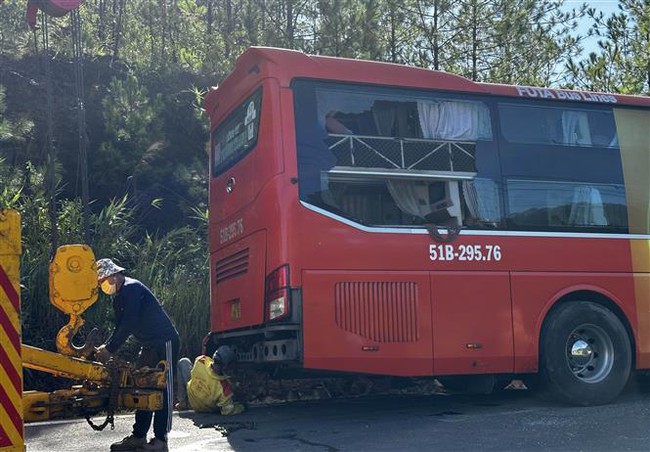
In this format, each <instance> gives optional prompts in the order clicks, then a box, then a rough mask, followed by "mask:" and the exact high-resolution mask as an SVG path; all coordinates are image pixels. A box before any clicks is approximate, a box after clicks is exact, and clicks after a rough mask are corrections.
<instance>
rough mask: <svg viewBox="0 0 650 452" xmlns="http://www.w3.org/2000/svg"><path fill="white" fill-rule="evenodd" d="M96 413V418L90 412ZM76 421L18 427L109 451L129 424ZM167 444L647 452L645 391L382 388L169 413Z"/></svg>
mask: <svg viewBox="0 0 650 452" xmlns="http://www.w3.org/2000/svg"><path fill="white" fill-rule="evenodd" d="M96 421H97V422H98V421H100V419H96ZM132 422H133V416H132V415H121V416H117V417H116V419H115V430H114V431H110V430H108V429H107V430H105V431H103V432H96V431H93V430H92V429H91V428H90V427H89V426H88V425H87V424H86V422H85V421H84V420H75V421H59V422H50V423H40V424H29V425H27V426H26V428H25V430H26V440H27V450H28V451H30V452H36V451H44V452H45V451H47V452H59V451H60V452H70V451H101V450H106V451H108V450H109V445H110V444H111V443H112V442H114V441H118V440H120V439H122V438H123V437H124V436H127V435H128V434H129V433H130V431H131V424H132ZM169 445H170V450H172V451H182V452H189V451H206V450H210V451H326V452H334V451H364V452H366V451H367V452H371V451H373V452H374V451H421V450H427V451H456V450H462V451H474V450H481V451H483V450H498V451H589V452H591V451H607V452H612V451H650V394H638V393H635V392H632V391H628V392H626V393H624V394H623V395H622V396H621V397H619V399H618V400H616V402H614V403H612V404H610V405H607V406H600V407H586V408H585V407H571V406H561V405H557V404H554V403H551V402H545V401H540V400H539V399H536V398H535V397H533V396H532V395H531V394H530V393H529V392H528V391H526V390H515V391H506V392H505V393H502V394H501V395H498V396H468V395H430V396H421V395H420V396H415V395H391V396H379V397H376V396H375V397H372V398H357V399H347V400H341V399H339V400H321V401H311V402H300V401H299V402H293V403H290V404H284V405H273V406H265V407H253V408H251V409H250V410H249V411H247V412H246V413H244V414H242V415H239V416H235V417H230V418H224V417H221V416H218V415H213V414H197V413H194V412H191V411H187V412H181V413H175V414H174V426H173V430H172V432H171V433H170V439H169Z"/></svg>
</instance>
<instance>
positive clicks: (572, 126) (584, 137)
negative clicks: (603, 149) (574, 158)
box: [562, 111, 591, 146]
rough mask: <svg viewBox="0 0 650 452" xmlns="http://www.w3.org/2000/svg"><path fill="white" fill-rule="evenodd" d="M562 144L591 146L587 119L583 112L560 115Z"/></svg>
mask: <svg viewBox="0 0 650 452" xmlns="http://www.w3.org/2000/svg"><path fill="white" fill-rule="evenodd" d="M562 134H563V138H564V139H563V142H564V143H565V144H570V145H583V146H591V133H590V132H589V119H588V116H587V113H586V112H584V111H565V112H563V113H562Z"/></svg>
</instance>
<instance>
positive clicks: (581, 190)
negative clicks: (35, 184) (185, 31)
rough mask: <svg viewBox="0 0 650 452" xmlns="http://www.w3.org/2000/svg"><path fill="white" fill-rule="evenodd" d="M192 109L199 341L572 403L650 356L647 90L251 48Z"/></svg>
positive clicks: (615, 383)
mask: <svg viewBox="0 0 650 452" xmlns="http://www.w3.org/2000/svg"><path fill="white" fill-rule="evenodd" d="M205 108H206V111H207V113H208V115H209V117H210V120H211V152H210V220H209V235H210V236H209V242H210V269H211V270H210V271H211V332H210V334H209V335H208V336H207V337H206V340H205V345H206V349H207V350H208V351H210V350H213V349H214V347H215V346H216V345H217V344H229V345H231V346H233V347H236V349H237V353H238V356H239V358H240V360H241V361H244V362H250V363H257V364H260V365H272V366H283V367H286V368H297V369H303V370H320V371H339V372H346V373H359V374H377V375H393V376H435V377H436V378H441V379H443V381H449V382H454V381H459V380H453V378H450V377H457V376H464V377H462V378H465V379H466V380H467V379H469V381H473V380H472V379H474V380H476V381H479V382H485V381H488V382H497V383H499V382H500V381H501V379H502V378H511V377H514V376H518V377H519V378H525V379H526V380H525V381H527V382H529V383H530V384H537V385H539V386H540V387H543V388H545V389H546V390H547V391H549V392H550V393H551V394H553V395H554V396H556V397H557V398H558V399H559V400H561V401H565V402H568V403H576V404H585V405H586V404H600V403H607V402H609V401H611V400H613V399H614V398H615V397H616V396H617V395H618V394H619V393H620V391H621V390H622V388H623V387H624V385H625V384H626V382H627V380H628V378H629V377H630V375H631V373H632V372H634V371H637V370H644V369H649V368H650V207H649V204H650V202H649V198H650V194H649V192H650V179H649V172H650V171H649V169H650V98H647V97H640V96H624V95H617V94H599V93H589V92H581V91H571V90H561V89H550V88H548V89H546V88H533V87H525V86H506V85H496V84H483V83H474V82H472V81H469V80H467V79H465V78H462V77H459V76H456V75H452V74H448V73H444V72H437V71H432V70H425V69H419V68H414V67H407V66H403V65H397V64H389V63H380V62H371V61H360V60H351V59H342V58H332V57H324V56H312V55H306V54H304V53H301V52H298V51H292V50H283V49H273V48H259V47H255V48H251V49H249V50H247V51H246V52H245V53H244V54H243V55H241V56H240V57H239V59H238V60H237V63H236V67H235V69H234V70H233V72H232V73H231V74H230V75H229V76H228V77H227V78H226V79H225V80H224V81H223V83H222V84H221V85H220V86H218V87H216V88H213V89H211V90H210V91H209V93H208V94H207V97H206V100H205ZM490 384H491V383H490Z"/></svg>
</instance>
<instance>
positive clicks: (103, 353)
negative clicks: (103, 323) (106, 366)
mask: <svg viewBox="0 0 650 452" xmlns="http://www.w3.org/2000/svg"><path fill="white" fill-rule="evenodd" d="M111 356H112V355H111V352H109V351H108V350H106V344H104V345H100V346H99V347H97V348H95V358H97V360H98V361H99V362H102V363H105V362H107V361H108V360H109V359H111Z"/></svg>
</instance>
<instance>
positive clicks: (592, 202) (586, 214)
mask: <svg viewBox="0 0 650 452" xmlns="http://www.w3.org/2000/svg"><path fill="white" fill-rule="evenodd" d="M569 224H570V225H572V226H606V225H607V224H608V223H607V218H605V208H604V206H603V199H602V197H601V195H600V190H598V189H597V188H595V187H591V186H588V185H583V186H580V187H576V188H574V189H573V200H572V202H571V213H570V214H569Z"/></svg>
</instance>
